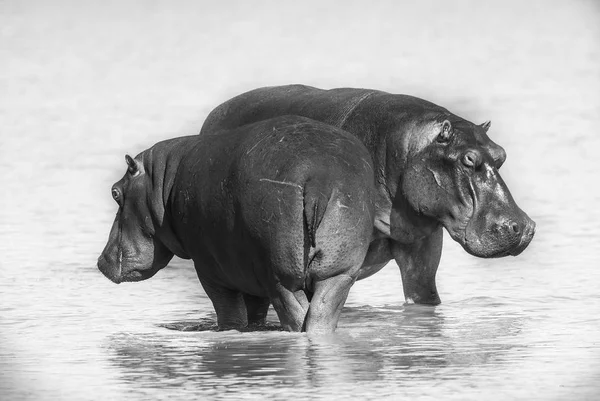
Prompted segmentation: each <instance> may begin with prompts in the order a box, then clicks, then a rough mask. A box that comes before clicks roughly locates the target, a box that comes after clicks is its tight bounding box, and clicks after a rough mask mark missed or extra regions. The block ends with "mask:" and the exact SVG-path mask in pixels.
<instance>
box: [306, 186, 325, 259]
mask: <svg viewBox="0 0 600 401" xmlns="http://www.w3.org/2000/svg"><path fill="white" fill-rule="evenodd" d="M322 184H326V183H324V182H323V180H319V179H311V180H309V181H308V182H307V183H306V184H305V185H304V221H305V223H306V229H307V232H308V240H309V242H310V246H312V247H313V248H315V247H316V245H317V244H316V238H317V229H318V228H319V225H320V224H321V221H322V220H323V216H324V215H325V210H326V209H327V204H328V203H329V199H330V198H331V185H322Z"/></svg>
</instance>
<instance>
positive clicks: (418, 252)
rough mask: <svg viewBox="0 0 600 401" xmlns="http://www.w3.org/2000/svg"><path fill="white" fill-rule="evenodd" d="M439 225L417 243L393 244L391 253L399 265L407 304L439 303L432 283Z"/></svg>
mask: <svg viewBox="0 0 600 401" xmlns="http://www.w3.org/2000/svg"><path fill="white" fill-rule="evenodd" d="M442 238H443V232H442V228H439V229H438V230H436V231H435V232H434V233H433V234H431V235H430V236H429V237H427V238H425V239H423V240H421V241H419V242H418V243H416V244H411V245H403V244H400V243H398V242H393V244H392V247H391V248H392V255H393V256H394V259H395V260H396V263H397V264H398V267H400V273H401V275H402V286H403V288H404V298H405V299H406V302H407V303H413V302H414V303H416V304H425V305H439V304H440V302H441V301H440V297H439V295H438V292H437V288H436V285H435V273H436V272H437V268H438V265H439V263H440V257H441V255H442Z"/></svg>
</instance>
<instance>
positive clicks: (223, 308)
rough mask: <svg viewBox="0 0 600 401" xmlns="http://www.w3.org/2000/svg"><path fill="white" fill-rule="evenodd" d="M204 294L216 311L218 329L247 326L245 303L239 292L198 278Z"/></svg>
mask: <svg viewBox="0 0 600 401" xmlns="http://www.w3.org/2000/svg"><path fill="white" fill-rule="evenodd" d="M200 283H201V284H202V287H203V288H204V291H205V292H206V295H208V298H210V300H211V301H212V304H213V307H214V308H215V312H217V324H218V326H219V330H231V329H241V328H244V327H247V326H248V316H247V314H246V304H245V303H244V296H243V294H242V293H241V292H239V291H235V290H231V289H228V288H225V287H223V286H220V285H218V284H214V283H211V282H208V281H206V280H200Z"/></svg>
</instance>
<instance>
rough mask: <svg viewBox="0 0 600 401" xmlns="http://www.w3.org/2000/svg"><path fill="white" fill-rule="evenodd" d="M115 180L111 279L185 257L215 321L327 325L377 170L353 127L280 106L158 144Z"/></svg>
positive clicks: (340, 298)
mask: <svg viewBox="0 0 600 401" xmlns="http://www.w3.org/2000/svg"><path fill="white" fill-rule="evenodd" d="M126 160H127V164H128V169H127V172H126V174H125V176H124V177H123V178H122V179H121V180H120V181H118V182H117V183H116V184H115V185H114V186H113V188H112V194H113V198H114V199H115V201H116V202H117V203H118V205H119V210H118V212H117V216H116V218H115V222H114V224H113V227H112V230H111V232H110V236H109V240H108V243H107V245H106V247H105V249H104V251H103V252H102V255H101V256H100V257H99V259H98V268H99V269H100V271H101V272H102V273H103V274H104V275H105V276H106V277H108V278H109V279H110V280H112V281H113V282H115V283H120V282H123V281H139V280H144V279H148V278H150V277H152V276H153V275H154V274H156V272H157V271H158V270H160V269H162V268H163V267H165V266H166V265H167V264H168V263H169V261H170V259H171V258H172V257H173V255H177V256H179V257H181V258H184V259H192V260H193V261H194V265H195V268H196V272H197V274H198V278H199V279H200V282H201V283H202V286H203V288H204V289H205V291H206V293H207V295H208V297H209V298H210V299H211V301H212V303H213V305H214V308H215V310H216V312H217V320H218V325H219V328H220V329H231V328H235V329H239V328H243V327H246V326H248V325H253V324H259V325H260V324H264V323H265V318H266V314H267V310H268V308H269V304H270V303H272V304H273V307H274V309H275V311H276V312H277V315H278V316H279V320H280V322H281V325H282V326H283V328H284V329H285V330H289V331H301V330H305V331H307V332H309V333H321V332H325V333H329V332H333V331H334V330H335V328H336V326H337V322H338V319H339V315H340V312H341V310H342V307H343V305H344V302H345V301H346V297H347V295H348V291H349V290H350V287H351V286H352V284H353V283H354V282H355V280H356V279H357V277H358V276H359V275H360V269H361V267H362V265H363V261H364V259H365V256H366V254H367V251H368V248H369V244H370V243H371V242H372V241H373V238H372V237H373V221H374V216H375V206H374V195H375V183H374V177H375V174H374V170H373V163H372V160H371V157H370V155H369V153H368V151H367V149H366V148H365V147H364V146H363V144H362V143H361V142H360V141H359V140H358V139H357V138H356V137H354V136H353V135H350V134H348V133H346V132H344V131H342V130H340V129H338V128H335V127H333V126H330V125H326V124H323V123H320V122H317V121H313V120H310V119H307V118H303V117H298V116H284V117H278V118H274V119H271V120H266V121H261V122H258V123H255V124H251V125H248V126H244V127H241V128H238V129H233V130H230V131H228V132H223V133H216V134H213V135H208V134H207V135H203V136H198V135H194V136H189V137H182V138H175V139H171V140H167V141H164V142H160V143H158V144H156V145H154V146H153V147H151V148H150V149H148V150H146V151H144V152H142V153H140V154H139V155H138V156H136V158H135V159H132V158H131V157H129V156H126Z"/></svg>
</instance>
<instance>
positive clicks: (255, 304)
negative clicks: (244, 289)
mask: <svg viewBox="0 0 600 401" xmlns="http://www.w3.org/2000/svg"><path fill="white" fill-rule="evenodd" d="M244 303H245V304H246V311H247V316H248V325H249V326H250V325H252V326H264V325H265V323H266V319H267V312H269V305H271V301H270V300H269V298H263V297H257V296H254V295H250V294H244Z"/></svg>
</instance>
